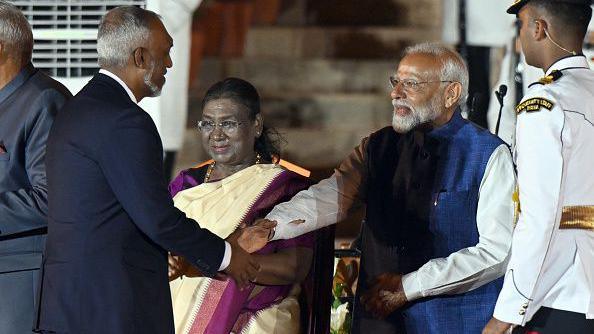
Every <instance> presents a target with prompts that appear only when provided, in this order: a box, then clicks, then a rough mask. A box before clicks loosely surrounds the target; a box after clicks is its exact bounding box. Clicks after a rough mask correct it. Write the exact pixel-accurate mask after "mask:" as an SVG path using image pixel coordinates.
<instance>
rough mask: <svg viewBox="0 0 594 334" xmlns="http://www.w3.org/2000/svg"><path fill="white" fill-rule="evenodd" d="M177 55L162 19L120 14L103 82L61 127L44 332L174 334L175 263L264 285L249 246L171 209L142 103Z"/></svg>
mask: <svg viewBox="0 0 594 334" xmlns="http://www.w3.org/2000/svg"><path fill="white" fill-rule="evenodd" d="M172 45H173V41H172V40H171V37H170V36H169V34H168V33H167V31H166V29H165V27H164V26H163V24H162V22H161V20H160V19H159V17H158V16H157V15H156V14H155V13H153V12H151V11H147V10H144V9H140V8H138V7H134V6H126V7H118V8H115V9H112V10H111V11H109V12H108V13H107V14H106V15H105V16H104V17H103V19H102V21H101V23H100V26H99V32H98V36H97V50H98V53H99V65H100V66H101V70H100V72H99V74H97V75H96V76H95V77H94V78H93V79H92V80H91V81H90V82H89V83H88V84H87V85H86V86H85V87H84V88H83V89H82V91H81V92H80V93H78V94H77V95H76V96H75V97H74V98H73V99H72V100H71V101H70V102H69V103H67V104H66V106H65V107H64V109H63V110H62V111H61V112H60V114H59V115H58V117H57V118H56V121H55V123H54V126H53V127H52V130H51V132H50V136H49V140H48V153H47V155H48V158H47V176H48V203H49V214H48V216H49V226H48V229H49V231H48V241H47V246H46V252H45V258H44V264H43V278H42V284H41V301H40V303H41V305H40V310H39V316H38V318H37V329H38V330H40V331H41V332H49V333H86V334H89V333H102V334H103V333H110V334H118V333H121V334H134V333H143V334H145V333H158V334H164V333H173V332H174V329H173V314H172V308H171V297H170V292H169V291H170V290H169V284H168V278H167V251H171V252H174V253H176V254H179V255H182V256H184V257H185V258H186V259H188V260H189V261H190V262H191V263H192V264H193V265H195V266H196V267H197V268H198V269H199V270H200V271H201V272H202V273H203V274H204V275H205V276H214V275H215V274H217V272H218V271H224V272H226V273H227V274H229V275H230V276H231V277H232V278H233V279H235V281H237V282H238V283H239V285H240V286H241V285H244V284H245V283H246V282H247V280H249V279H253V277H255V275H256V273H257V270H258V266H257V264H256V262H255V260H254V259H252V257H251V255H249V254H248V253H246V252H245V251H244V250H243V249H242V248H241V247H240V244H239V242H240V240H241V236H240V234H234V235H232V236H230V237H229V238H228V239H227V241H224V240H222V239H220V238H219V237H217V236H215V235H214V234H212V233H211V232H209V231H207V230H205V229H201V228H200V226H199V225H198V224H197V223H196V222H195V221H193V220H191V219H189V218H187V217H186V216H185V215H184V214H183V213H182V212H181V211H179V210H178V209H176V208H175V207H174V206H173V202H172V200H171V198H170V197H169V193H168V191H167V186H166V181H165V176H164V175H163V161H162V157H163V149H162V145H161V140H160V138H159V135H158V133H157V130H156V127H155V125H154V123H153V121H152V120H151V118H150V117H149V115H148V114H147V113H146V112H145V111H144V110H142V108H140V107H139V106H138V105H137V104H136V102H137V101H140V100H141V99H143V98H144V97H149V96H156V95H158V94H159V92H160V89H161V87H162V86H163V84H164V83H165V74H166V72H167V69H168V68H170V67H171V66H172V62H171V58H170V57H169V50H170V48H171V47H172ZM262 232H263V233H262V234H263V235H261V236H260V237H261V238H262V239H265V238H266V237H267V233H268V230H267V229H262Z"/></svg>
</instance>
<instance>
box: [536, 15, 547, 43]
mask: <svg viewBox="0 0 594 334" xmlns="http://www.w3.org/2000/svg"><path fill="white" fill-rule="evenodd" d="M533 26H534V27H533V28H532V36H533V37H534V39H535V40H536V41H542V40H543V39H545V38H547V35H548V29H549V24H548V23H547V21H545V20H543V19H535V20H534V21H533Z"/></svg>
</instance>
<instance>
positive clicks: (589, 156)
mask: <svg viewBox="0 0 594 334" xmlns="http://www.w3.org/2000/svg"><path fill="white" fill-rule="evenodd" d="M554 70H561V72H562V74H563V75H562V76H561V77H560V78H558V79H557V80H555V81H554V82H553V83H550V84H546V85H541V84H536V85H533V86H532V87H531V88H530V89H529V90H528V92H527V94H526V96H525V97H524V99H523V101H522V103H525V102H527V101H528V102H530V101H532V102H533V103H532V105H535V103H538V104H540V105H541V106H542V107H540V110H533V111H523V112H521V113H520V114H519V115H518V120H517V125H516V145H515V149H514V158H515V161H516V164H517V168H518V186H519V200H520V207H521V212H520V215H519V220H518V223H517V226H516V229H515V231H514V237H513V243H512V255H511V259H510V262H509V265H508V268H507V272H506V276H505V283H504V285H503V289H502V290H501V293H500V295H499V299H498V300H497V305H496V307H495V312H494V316H495V318H497V319H499V320H502V321H505V322H508V323H512V324H519V325H525V324H526V322H528V321H530V320H531V318H532V317H533V315H534V314H535V313H536V312H537V311H538V310H539V309H540V308H541V307H549V308H553V309H557V310H564V311H571V312H577V313H583V314H585V315H586V318H589V319H592V318H594V230H592V229H590V230H587V229H559V225H560V222H561V215H562V211H563V208H564V207H566V208H567V207H569V206H593V205H594V71H592V70H590V69H589V68H588V63H587V60H586V58H585V57H583V56H573V57H568V58H563V59H561V60H559V61H558V62H556V63H555V64H553V65H552V66H551V68H550V69H549V70H548V71H547V75H549V74H551V72H552V71H554ZM534 99H540V100H534ZM535 101H536V102H535ZM549 102H550V103H551V104H552V105H547V104H548V103H549ZM522 103H521V104H520V106H521V105H522ZM547 107H550V110H548V108H547Z"/></svg>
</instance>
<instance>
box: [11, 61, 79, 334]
mask: <svg viewBox="0 0 594 334" xmlns="http://www.w3.org/2000/svg"><path fill="white" fill-rule="evenodd" d="M70 97H72V95H71V94H70V92H69V91H68V90H67V89H66V88H65V87H64V86H62V85H61V84H60V83H59V82H57V81H55V80H53V79H52V78H50V77H48V76H47V75H45V74H43V73H42V72H41V71H39V70H36V69H35V68H34V67H33V65H31V64H29V65H27V66H26V67H24V68H23V69H22V70H21V71H20V72H19V74H18V75H17V76H16V77H15V78H14V79H13V80H12V81H11V82H9V83H8V84H7V85H6V86H4V87H3V88H2V89H0V333H24V332H25V330H28V331H30V330H31V327H32V325H33V313H34V307H33V298H34V296H35V294H34V287H35V284H33V283H32V278H31V275H34V274H32V273H31V272H29V271H30V270H37V269H39V268H40V266H41V253H42V252H43V246H44V244H45V233H46V226H47V219H46V214H47V197H46V178H45V144H46V141H47V135H48V133H49V129H50V127H51V124H52V122H53V120H54V117H55V115H56V113H57V111H58V110H59V109H60V108H61V107H62V106H63V105H64V103H66V100H67V99H69V98H70ZM17 272H18V273H17Z"/></svg>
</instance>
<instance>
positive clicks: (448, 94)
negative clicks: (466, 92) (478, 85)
mask: <svg viewBox="0 0 594 334" xmlns="http://www.w3.org/2000/svg"><path fill="white" fill-rule="evenodd" d="M461 96H462V84H461V83H459V82H451V83H450V84H449V85H448V86H447V87H446V89H445V99H444V101H445V107H446V108H448V109H449V108H451V107H452V106H453V105H455V104H456V103H458V101H459V100H460V97H461Z"/></svg>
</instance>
